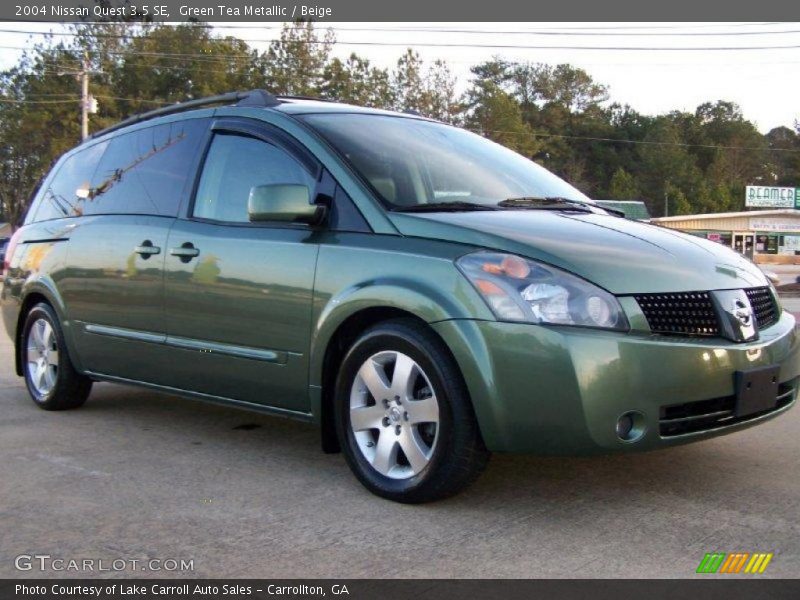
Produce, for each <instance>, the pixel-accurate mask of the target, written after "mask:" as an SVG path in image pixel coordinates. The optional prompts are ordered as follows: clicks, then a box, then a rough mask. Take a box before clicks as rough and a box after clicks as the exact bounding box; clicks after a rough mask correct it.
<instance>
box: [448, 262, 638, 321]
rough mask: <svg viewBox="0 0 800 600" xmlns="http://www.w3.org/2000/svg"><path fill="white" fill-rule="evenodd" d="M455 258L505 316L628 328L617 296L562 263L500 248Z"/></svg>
mask: <svg viewBox="0 0 800 600" xmlns="http://www.w3.org/2000/svg"><path fill="white" fill-rule="evenodd" d="M456 264H457V265H458V268H459V269H461V271H462V272H463V273H464V275H466V276H467V279H469V280H470V281H471V282H472V284H473V285H474V286H475V288H476V289H477V290H478V292H480V294H481V296H483V298H484V300H486V303H487V304H488V305H489V307H490V308H491V309H492V312H493V313H494V314H495V316H496V317H497V318H498V319H500V320H502V321H526V322H530V323H549V324H554V325H580V326H583V327H599V328H602V329H615V330H619V331H627V330H628V329H629V326H628V320H627V319H626V318H625V313H623V312H622V307H621V306H620V305H619V302H618V301H617V299H616V298H615V297H614V296H612V295H611V294H609V293H608V292H606V291H605V290H602V289H600V288H599V287H597V286H596V285H593V284H591V283H589V282H588V281H584V280H583V279H580V278H579V277H576V276H575V275H571V274H570V273H567V272H565V271H561V270H560V269H556V268H554V267H551V266H549V265H543V264H540V263H537V262H534V261H532V260H527V259H525V258H522V257H520V256H516V255H514V254H501V253H498V252H476V253H474V254H467V255H466V256H462V257H461V258H460V259H458V261H456Z"/></svg>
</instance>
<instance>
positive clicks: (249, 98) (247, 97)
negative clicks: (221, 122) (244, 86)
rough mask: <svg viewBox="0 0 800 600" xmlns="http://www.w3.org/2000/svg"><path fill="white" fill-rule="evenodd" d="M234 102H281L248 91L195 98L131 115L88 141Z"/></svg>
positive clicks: (263, 104) (266, 94)
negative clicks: (118, 131) (129, 127)
mask: <svg viewBox="0 0 800 600" xmlns="http://www.w3.org/2000/svg"><path fill="white" fill-rule="evenodd" d="M231 102H235V103H236V106H254V107H256V106H257V107H270V106H277V105H278V104H280V103H281V101H280V100H279V99H278V98H276V97H275V96H273V95H272V94H270V93H269V92H268V91H266V90H250V91H247V92H228V93H227V94H219V95H218V96H209V97H207V98H197V99H196V100H187V101H186V102H179V103H177V104H170V105H169V106H162V107H161V108H156V109H155V110H150V111H147V112H144V113H140V114H138V115H133V116H132V117H128V118H127V119H124V120H122V121H120V122H119V123H117V124H116V125H112V126H111V127H106V128H105V129H101V130H100V131H97V132H95V133H93V134H92V135H90V136H89V139H94V138H97V137H100V136H101V135H105V134H107V133H111V132H112V131H117V130H118V129H122V128H123V127H127V126H128V125H133V124H135V123H141V122H142V121H147V120H149V119H154V118H156V117H163V116H164V115H171V114H175V113H179V112H184V111H187V110H192V109H195V108H200V107H202V106H209V105H212V104H226V103H231Z"/></svg>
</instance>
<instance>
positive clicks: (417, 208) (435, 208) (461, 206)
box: [392, 202, 499, 212]
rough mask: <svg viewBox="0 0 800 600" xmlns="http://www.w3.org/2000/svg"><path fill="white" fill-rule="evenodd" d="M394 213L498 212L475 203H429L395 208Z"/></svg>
mask: <svg viewBox="0 0 800 600" xmlns="http://www.w3.org/2000/svg"><path fill="white" fill-rule="evenodd" d="M392 210H393V211H394V212H448V211H449V212H464V211H470V210H499V209H498V208H497V207H496V206H491V205H490V204H478V203H476V202H430V203H428V204H413V205H411V206H396V207H394V208H393V209H392Z"/></svg>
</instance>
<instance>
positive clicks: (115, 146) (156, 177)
mask: <svg viewBox="0 0 800 600" xmlns="http://www.w3.org/2000/svg"><path fill="white" fill-rule="evenodd" d="M205 127H206V121H205V120H201V119H190V120H185V121H177V122H174V123H166V124H164V125H156V126H155V127H148V128H146V129H140V130H138V131H133V132H131V133H124V134H122V135H119V136H117V137H115V138H113V139H112V140H111V141H110V142H109V145H108V149H107V150H106V152H105V154H104V155H103V157H102V158H101V159H100V164H99V165H98V166H97V170H96V171H95V174H94V177H93V179H92V188H91V191H90V193H89V196H88V197H87V198H86V199H85V200H83V201H82V202H81V203H80V205H79V209H80V210H81V212H82V214H87V215H91V214H120V213H124V214H149V215H167V216H175V215H176V214H177V213H178V205H179V204H180V201H181V195H182V192H183V188H184V185H185V184H186V180H187V178H188V176H189V173H190V170H191V167H192V165H193V159H194V156H195V153H196V152H197V148H198V146H199V145H200V142H201V138H202V135H203V133H204V131H205Z"/></svg>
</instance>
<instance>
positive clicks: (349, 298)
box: [2, 91, 800, 502]
mask: <svg viewBox="0 0 800 600" xmlns="http://www.w3.org/2000/svg"><path fill="white" fill-rule="evenodd" d="M2 313H3V319H4V321H5V326H6V328H7V329H8V332H9V333H10V335H11V336H12V338H13V340H14V344H15V348H16V354H15V358H16V370H17V373H18V374H19V375H22V376H24V377H25V382H26V384H27V388H28V390H29V392H30V395H31V396H32V397H33V400H34V402H36V404H37V405H39V406H40V407H42V408H44V409H47V410H60V409H67V408H75V407H78V406H80V405H81V404H83V402H84V401H85V400H86V398H87V396H88V395H89V391H90V389H91V386H92V382H93V381H112V382H119V383H131V384H138V385H144V386H148V387H151V388H155V389H160V390H164V391H167V392H171V393H177V394H182V395H185V396H188V397H193V398H199V399H203V400H208V401H211V402H217V403H223V404H227V405H233V406H239V407H244V408H248V409H252V410H257V411H262V412H267V413H274V414H278V415H284V416H288V417H293V418H297V419H302V420H305V421H310V422H314V423H317V424H319V425H320V426H321V432H322V434H321V438H322V446H323V448H324V449H325V450H326V451H330V452H333V451H337V450H341V451H343V452H344V455H345V457H346V459H347V462H348V463H349V465H350V467H351V469H352V470H353V472H354V473H355V475H356V477H357V478H358V479H359V480H360V481H361V482H362V483H363V484H364V485H365V486H366V487H367V488H368V489H369V490H370V491H372V492H374V493H376V494H378V495H381V496H384V497H386V498H391V499H393V500H398V501H401V502H424V501H428V500H434V499H437V498H442V497H445V496H447V495H450V494H453V493H455V492H456V491H458V490H460V489H462V488H463V487H464V486H465V485H467V484H468V483H469V482H470V481H472V480H473V479H474V478H475V477H476V476H477V475H478V473H479V472H480V471H481V469H482V468H483V467H484V465H485V464H486V462H487V459H488V457H489V453H490V452H533V453H544V454H587V453H599V452H613V451H636V450H649V449H654V448H663V447H666V446H672V445H675V444H681V443H685V442H690V441H695V440H700V439H706V438H709V437H712V436H715V435H719V434H723V433H729V432H732V431H737V430H739V429H742V428H744V427H748V426H751V425H755V424H758V423H762V422H764V421H766V420H767V419H770V418H772V417H775V416H777V415H780V414H781V413H783V412H785V411H786V410H787V409H789V408H790V407H791V406H792V405H793V404H794V402H795V393H796V388H797V385H798V376H800V361H799V360H798V355H799V354H800V351H799V349H798V339H797V336H796V334H795V332H794V325H795V322H794V318H793V317H792V316H791V315H790V314H788V313H786V312H783V311H782V310H781V307H780V304H779V300H778V297H777V294H776V293H775V290H774V289H773V287H772V286H771V284H770V283H769V281H768V280H767V279H766V278H765V277H764V275H763V273H762V272H761V271H760V270H759V269H758V268H757V267H756V266H755V265H753V264H752V263H750V262H749V261H747V260H745V259H744V258H742V257H740V256H739V255H737V254H735V253H734V252H733V251H732V250H730V249H727V248H724V247H722V246H721V245H719V244H717V243H714V242H709V241H706V240H703V239H699V238H696V237H691V236H687V235H684V234H681V233H678V232H675V231H671V230H665V229H662V228H659V227H654V226H650V225H646V224H641V223H637V222H633V221H630V220H626V219H624V218H622V217H621V216H620V215H618V214H614V213H612V212H610V211H608V210H604V209H602V208H600V207H599V206H598V205H596V204H595V203H593V202H592V201H591V200H589V199H588V198H586V197H585V196H584V195H583V194H582V193H581V192H579V191H578V190H576V189H575V188H573V187H571V186H570V185H568V184H567V183H565V182H564V181H562V180H560V179H559V178H557V177H556V176H554V175H552V174H551V173H549V172H548V171H546V170H544V169H543V168H541V167H539V166H537V165H536V164H534V163H533V162H531V161H529V160H527V159H525V158H523V157H521V156H519V155H517V154H515V153H513V152H511V151H509V150H506V149H504V148H502V147H501V146H498V145H496V144H494V143H492V142H490V141H488V140H486V139H484V138H482V137H480V136H478V135H475V134H472V133H469V132H466V131H463V130H461V129H458V128H456V127H451V126H449V125H445V124H442V123H438V122H435V121H431V120H428V119H424V118H420V117H418V116H415V115H410V114H397V113H391V112H384V111H378V110H370V109H363V108H359V107H353V106H347V105H342V104H336V103H328V102H319V101H313V100H307V99H301V98H290V97H274V96H272V95H270V94H268V93H266V92H263V91H254V92H242V93H231V94H226V95H223V96H217V97H214V98H209V99H205V100H198V101H192V102H189V103H185V104H183V105H177V106H173V107H170V108H169V109H161V110H158V111H154V112H152V113H147V114H144V115H139V116H137V117H132V118H131V119H128V120H127V121H124V122H123V123H120V124H119V125H117V126H115V127H112V128H110V129H107V130H105V131H103V132H100V133H98V134H97V135H95V136H94V137H93V138H92V139H90V140H88V141H86V142H85V143H83V144H81V145H80V146H78V147H77V148H75V149H74V150H72V151H70V152H68V153H67V154H66V155H64V156H63V157H62V158H61V159H60V160H59V161H58V163H57V164H56V165H55V167H54V168H53V170H52V171H51V172H50V174H49V175H48V176H47V177H46V178H45V179H44V181H43V182H42V184H41V186H40V187H39V189H38V191H37V193H36V194H35V197H34V199H33V201H32V204H31V207H30V210H29V212H28V215H27V218H26V219H25V224H24V226H23V227H21V228H20V229H19V230H18V231H16V233H15V234H14V236H13V239H12V241H11V243H10V247H9V249H8V252H7V256H6V262H5V265H4V267H3V290H2Z"/></svg>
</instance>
